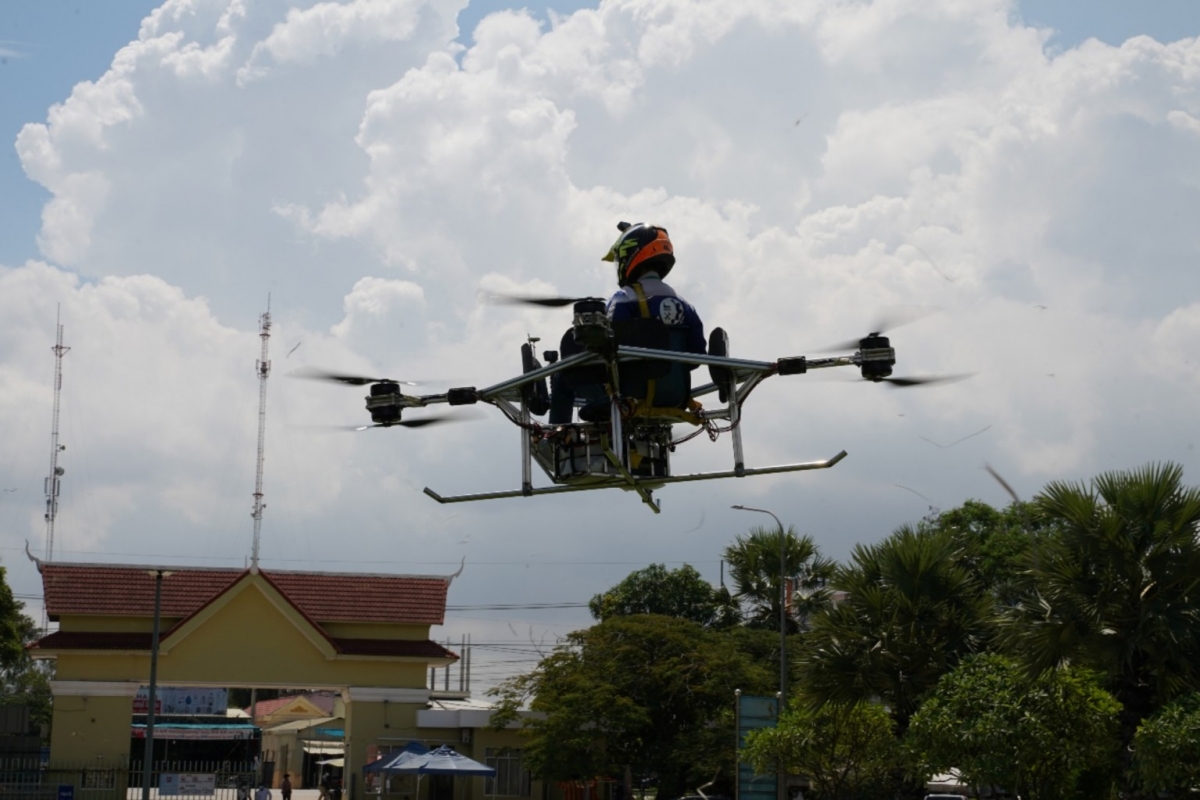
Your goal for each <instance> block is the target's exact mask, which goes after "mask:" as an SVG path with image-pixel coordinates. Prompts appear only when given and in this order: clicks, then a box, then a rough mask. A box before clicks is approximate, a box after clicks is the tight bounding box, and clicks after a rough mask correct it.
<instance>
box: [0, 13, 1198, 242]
mask: <svg viewBox="0 0 1200 800" xmlns="http://www.w3.org/2000/svg"><path fill="white" fill-rule="evenodd" d="M158 5H159V3H158V2H155V0H105V2H104V3H95V2H84V0H0V8H2V9H3V12H2V15H0V51H6V53H5V55H4V56H0V58H3V61H4V63H3V64H0V98H2V101H0V141H3V142H5V143H7V146H5V147H4V148H3V149H2V150H0V186H2V187H4V188H3V191H0V263H7V264H19V263H21V262H23V261H24V260H25V259H28V258H35V257H37V256H38V251H37V243H36V241H35V236H36V234H37V230H38V225H39V219H40V214H41V208H42V204H43V203H44V202H45V201H46V200H47V199H48V198H49V193H48V192H46V191H45V190H44V189H43V188H42V187H40V186H38V185H37V184H35V183H33V182H32V181H29V180H27V179H26V178H25V175H24V173H23V172H22V170H21V165H20V162H19V161H18V159H17V156H16V154H15V152H14V151H13V149H12V146H11V143H12V141H13V139H14V138H15V137H16V134H17V131H19V130H20V129H21V126H22V125H24V124H25V123H26V122H40V121H43V120H44V119H45V115H46V110H47V109H48V108H49V107H50V105H52V104H53V103H56V102H60V101H62V100H63V99H65V98H66V97H67V96H68V95H69V94H70V92H71V87H72V86H74V85H75V84H76V83H78V82H79V81H83V80H94V79H95V78H97V77H99V76H100V75H101V74H103V72H104V71H105V70H106V69H108V66H109V64H110V63H111V61H112V57H113V54H114V53H115V52H116V51H117V50H118V49H119V48H120V47H122V46H123V45H125V44H126V43H127V42H129V41H130V40H131V39H133V38H135V37H136V36H137V30H138V25H139V23H140V22H141V21H142V19H143V18H144V17H145V16H146V15H147V14H148V13H149V12H150V11H151V10H152V9H154V8H157V7H158ZM589 5H592V4H591V3H587V2H582V1H581V0H560V1H559V2H555V3H547V4H542V3H529V4H514V3H510V2H506V1H505V0H473V2H471V3H470V5H468V6H467V8H466V10H464V11H463V12H462V13H461V14H460V15H459V30H460V31H461V34H460V38H461V39H463V40H464V41H466V38H467V37H469V35H470V32H471V31H473V30H474V29H475V25H476V24H477V23H478V22H479V20H480V19H482V18H483V17H484V16H486V15H487V14H490V13H493V12H495V11H499V10H503V9H506V8H529V9H530V10H532V11H534V12H535V13H537V14H538V15H539V17H541V18H543V19H544V18H545V16H546V13H547V11H548V10H550V9H553V10H554V11H556V12H558V13H560V14H567V13H570V12H571V11H574V10H575V9H577V8H583V7H587V6H589ZM1020 9H1021V14H1022V16H1023V17H1024V19H1025V21H1026V22H1030V23H1035V24H1038V25H1041V26H1046V27H1050V28H1053V29H1054V30H1055V31H1056V34H1055V36H1054V38H1053V39H1052V40H1051V45H1052V47H1071V46H1073V45H1075V44H1078V43H1079V42H1081V41H1083V40H1084V39H1087V38H1089V37H1095V38H1097V39H1100V40H1101V41H1104V42H1107V43H1109V44H1120V43H1121V42H1123V41H1125V39H1127V38H1129V37H1131V36H1137V35H1141V34H1145V35H1149V36H1152V37H1154V38H1156V39H1158V40H1159V41H1163V42H1166V41H1174V40H1176V39H1180V38H1183V37H1186V36H1196V35H1198V34H1200V10H1198V9H1197V5H1196V2H1195V0H1154V1H1153V2H1146V3H1135V2H1130V1H1129V0H1088V2H1086V3H1084V2H1078V0H1024V1H1023V2H1021V3H1020Z"/></svg>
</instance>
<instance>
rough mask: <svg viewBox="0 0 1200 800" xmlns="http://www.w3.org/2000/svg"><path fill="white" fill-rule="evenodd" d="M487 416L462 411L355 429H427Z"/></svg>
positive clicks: (360, 426)
mask: <svg viewBox="0 0 1200 800" xmlns="http://www.w3.org/2000/svg"><path fill="white" fill-rule="evenodd" d="M484 416H485V415H484V414H482V413H480V412H478V411H475V412H471V411H460V412H457V413H454V414H438V415H436V416H430V417H417V418H416V419H402V420H400V421H399V422H392V423H389V424H387V425H380V424H375V425H359V426H357V427H355V428H354V430H356V431H365V430H366V429H367V428H395V427H403V428H425V427H428V426H430V425H442V424H445V423H450V422H470V421H471V420H476V419H482V418H483V417H484Z"/></svg>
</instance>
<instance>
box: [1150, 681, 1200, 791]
mask: <svg viewBox="0 0 1200 800" xmlns="http://www.w3.org/2000/svg"><path fill="white" fill-rule="evenodd" d="M1133 761H1134V765H1135V767H1136V769H1137V774H1138V777H1139V779H1140V780H1141V783H1142V786H1143V787H1144V788H1145V789H1146V790H1148V791H1152V792H1158V793H1159V794H1158V796H1159V797H1162V796H1164V794H1163V793H1166V796H1168V797H1181V798H1182V797H1189V796H1192V795H1193V794H1194V793H1195V792H1196V791H1197V790H1200V692H1192V693H1191V694H1187V695H1184V696H1183V697H1181V698H1179V699H1178V700H1176V701H1175V702H1173V703H1170V704H1169V705H1167V706H1165V707H1164V708H1162V709H1161V710H1159V712H1158V713H1157V714H1155V715H1154V716H1152V717H1150V719H1148V720H1146V721H1145V722H1143V723H1142V725H1141V727H1139V728H1138V731H1137V733H1136V734H1135V735H1134V737H1133Z"/></svg>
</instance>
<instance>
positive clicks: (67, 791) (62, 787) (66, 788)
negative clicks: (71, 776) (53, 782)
mask: <svg viewBox="0 0 1200 800" xmlns="http://www.w3.org/2000/svg"><path fill="white" fill-rule="evenodd" d="M58 800H75V787H74V786H72V785H71V784H69V783H60V784H59V785H58Z"/></svg>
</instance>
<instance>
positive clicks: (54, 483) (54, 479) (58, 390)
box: [42, 307, 71, 628]
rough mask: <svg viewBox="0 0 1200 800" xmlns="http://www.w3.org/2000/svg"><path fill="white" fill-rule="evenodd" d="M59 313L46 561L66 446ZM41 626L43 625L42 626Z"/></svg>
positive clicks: (49, 555)
mask: <svg viewBox="0 0 1200 800" xmlns="http://www.w3.org/2000/svg"><path fill="white" fill-rule="evenodd" d="M61 319H62V316H61V307H60V313H59V314H58V315H56V316H55V320H54V323H55V326H56V328H57V332H58V336H57V338H56V339H55V342H54V347H51V348H50V349H51V351H53V353H54V422H53V424H52V425H51V427H50V475H49V476H48V477H47V478H46V561H48V562H49V561H53V560H54V520H55V518H56V517H57V516H58V492H59V488H60V484H61V480H62V476H63V473H64V472H65V470H63V468H62V467H60V466H59V465H58V454H59V453H60V452H62V451H63V450H66V449H67V448H66V447H64V446H63V445H61V444H59V443H58V412H59V408H60V407H61V400H62V360H63V356H65V355H66V354H67V353H68V352H69V351H70V349H71V348H69V347H64V346H63V326H62V322H61ZM42 627H43V628H44V627H45V625H43V626H42Z"/></svg>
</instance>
